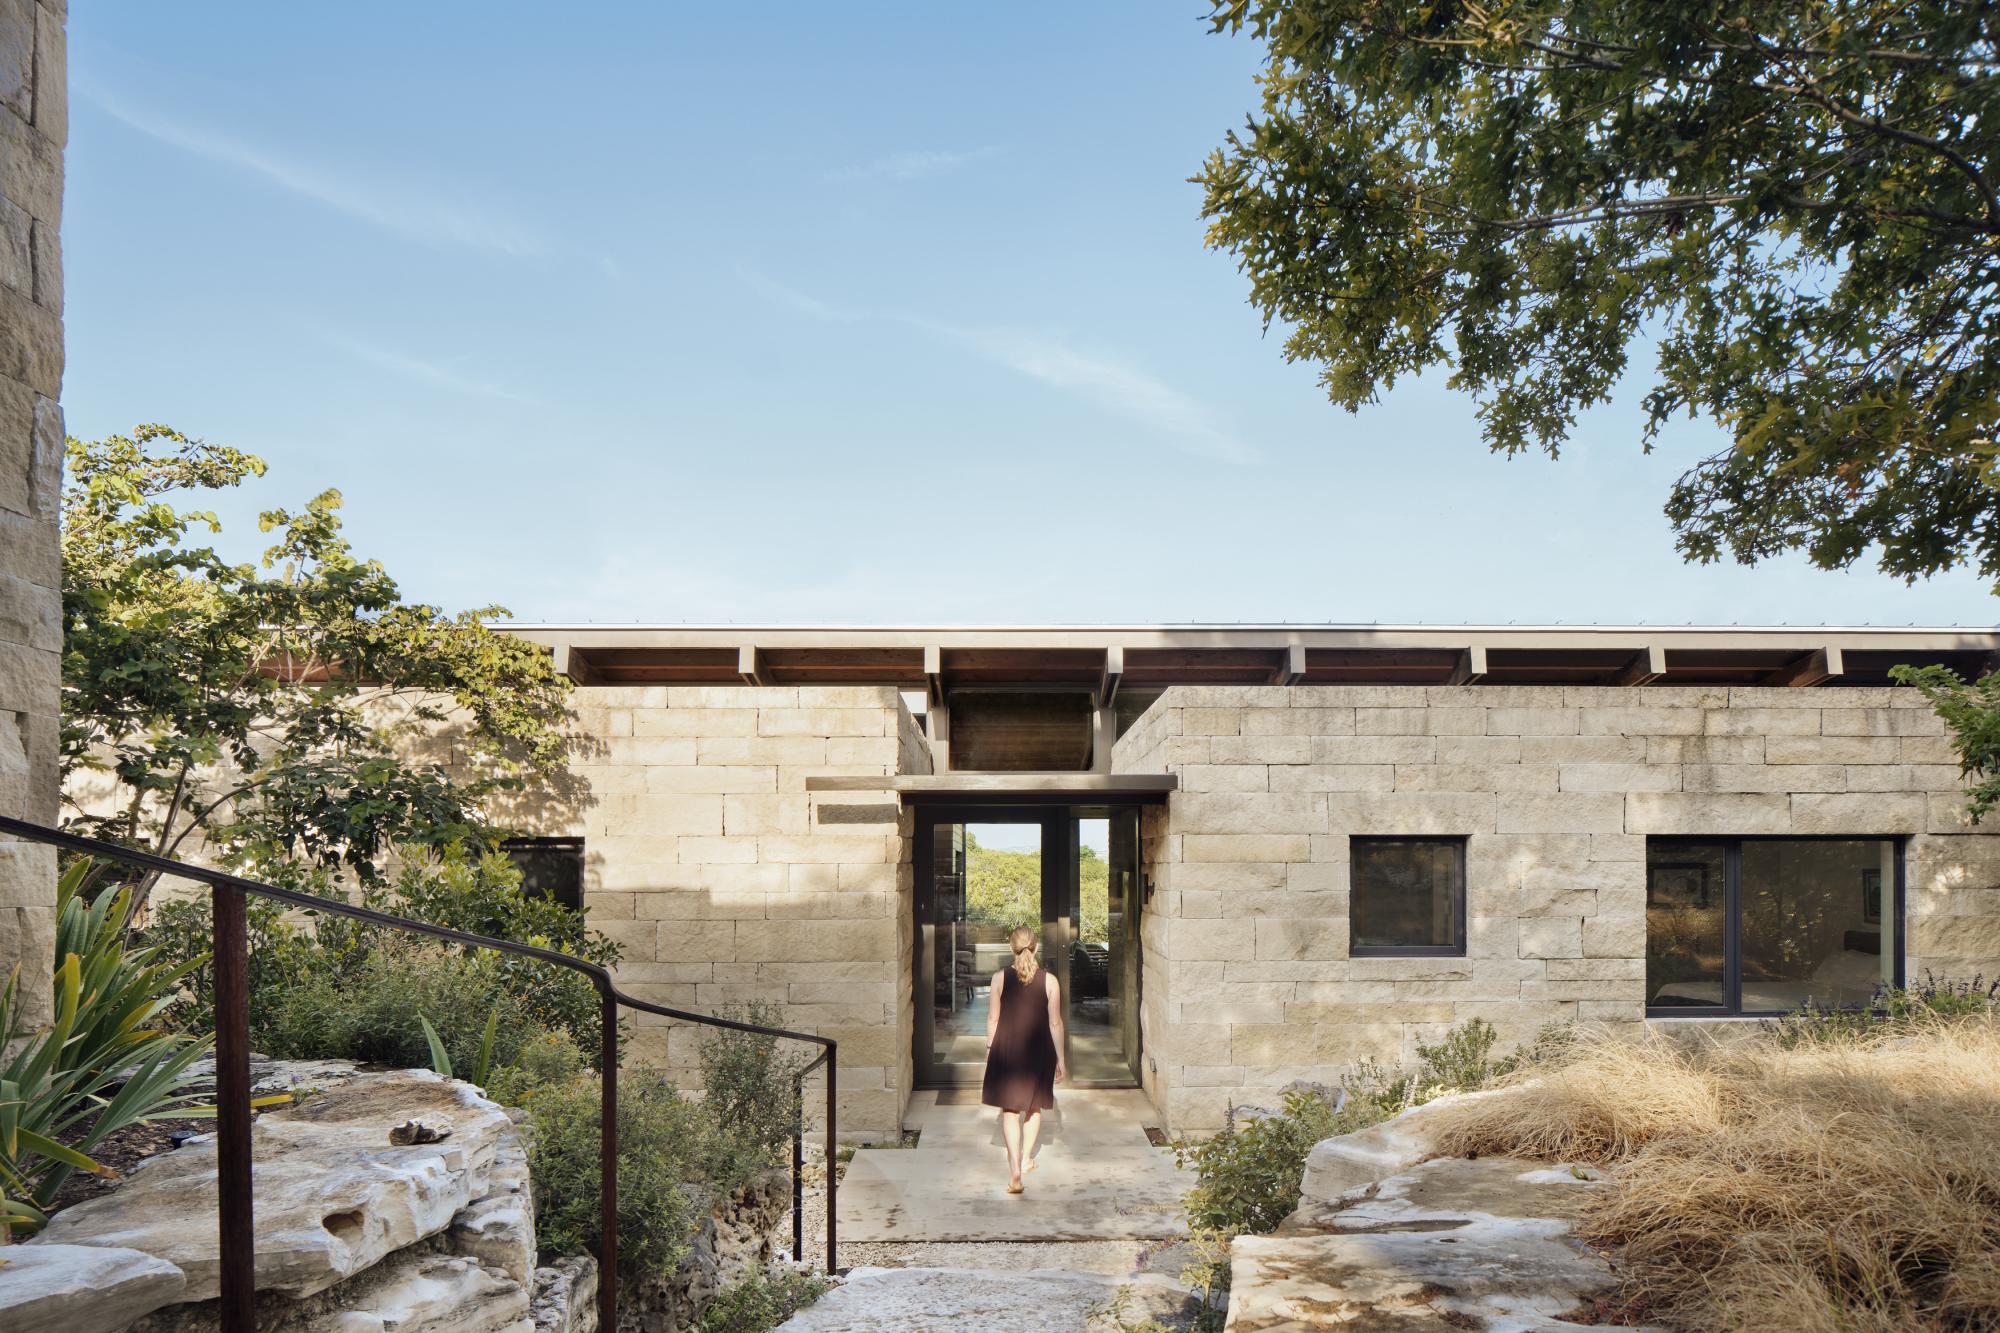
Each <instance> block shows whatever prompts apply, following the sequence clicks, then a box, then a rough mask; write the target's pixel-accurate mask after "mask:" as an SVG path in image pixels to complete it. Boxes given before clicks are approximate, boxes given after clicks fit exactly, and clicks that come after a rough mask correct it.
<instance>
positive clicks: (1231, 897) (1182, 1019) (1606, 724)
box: [1116, 686, 2000, 1130]
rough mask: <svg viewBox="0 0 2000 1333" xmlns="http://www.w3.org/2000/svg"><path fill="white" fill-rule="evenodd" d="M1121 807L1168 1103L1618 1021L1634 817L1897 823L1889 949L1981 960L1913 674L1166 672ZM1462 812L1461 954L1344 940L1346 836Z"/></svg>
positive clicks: (1635, 973) (1628, 1008) (1638, 950)
mask: <svg viewBox="0 0 2000 1333" xmlns="http://www.w3.org/2000/svg"><path fill="white" fill-rule="evenodd" d="M1116 759H1117V767H1118V768H1119V770H1120V771H1126V772H1173V773H1177V774H1178V775H1179V776H1180V789H1179V790H1178V791H1177V792H1175V793H1174V795H1173V796H1172V797H1171V798H1170V799H1169V802H1168V803H1167V805H1166V806H1165V807H1164V809H1162V810H1160V811H1158V812H1156V813H1155V814H1153V815H1152V816H1150V817H1149V819H1148V822H1147V825H1146V830H1147V836H1146V843H1145V854H1146V858H1147V874H1148V875H1149V877H1150V878H1151V879H1152V881H1153V884H1154V886H1155V891H1154V894H1153V897H1152V899H1151V901H1150V902H1149V904H1148V906H1147V913H1148V915H1147V920H1146V927H1145V941H1146V950H1145V963H1146V972H1145V987H1146V1000H1145V1013H1146V1047H1147V1051H1148V1054H1149V1057H1150V1059H1149V1062H1148V1063H1149V1065H1150V1066H1152V1068H1150V1069H1149V1072H1148V1086H1149V1087H1150V1088H1151V1089H1152V1090H1153V1094H1154V1097H1155V1099H1156V1101H1157V1102H1158V1103H1159V1105H1160V1107H1161V1110H1162V1112H1163V1113H1164V1114H1165V1115H1166V1116H1167V1118H1168V1120H1169V1123H1170V1124H1171V1125H1172V1126H1173V1127H1174V1128H1176V1129H1182V1130H1202V1129H1212V1128H1215V1127H1217V1126H1218V1125H1220V1124H1221V1122H1222V1118H1223V1116H1224V1114H1225V1111H1226V1108H1227V1107H1228V1106H1229V1105H1231V1104H1233V1103H1240V1102H1245V1101H1255V1100H1270V1094H1271V1093H1272V1092H1273V1091H1274V1090H1275V1089H1277V1088H1280V1087H1282V1086H1283V1085H1284V1084H1286V1083H1288V1082H1290V1081H1292V1080H1293V1079H1299V1078H1306V1079H1314V1080H1320V1081H1326V1080H1330V1079H1333V1078H1337V1077H1338V1076H1339V1075H1340V1074H1341V1073H1342V1072H1344V1071H1345V1070H1346V1069H1348V1068H1349V1067H1351V1066H1352V1065H1353V1064H1354V1063H1355V1062H1356V1061H1358V1060H1360V1059H1363V1058H1366V1057H1373V1058H1375V1059H1380V1060H1385V1061H1390V1062H1402V1063H1411V1062H1413V1061H1414V1059H1415V1050H1414V1047H1415V1044H1416V1043H1417V1042H1418V1041H1419V1040H1427V1039H1431V1038H1434V1037H1435V1036H1436V1035H1438V1034H1440V1033H1442V1032H1444V1031H1445V1030H1446V1029H1447V1028H1448V1027H1449V1026H1450V1025H1452V1024H1454V1023H1458V1022H1463V1021H1464V1020H1466V1019H1469V1018H1473V1017H1481V1018H1485V1019H1487V1020H1489V1021H1490V1022H1492V1023H1493V1024H1494V1025H1495V1026H1496V1027H1497V1028H1499V1029H1500V1031H1501V1035H1502V1041H1503V1043H1507V1042H1512V1041H1518V1040H1521V1039H1524V1038H1526V1037H1528V1036H1531V1035H1532V1034H1533V1032H1534V1031H1535V1030H1536V1029H1537V1028H1539V1027H1540V1026H1541V1024H1543V1023H1544V1022H1547V1021H1549V1020H1551V1019H1582V1020H1604V1021H1637V1020H1639V1019H1640V1018H1641V1017H1642V1014H1643V1006H1644V982H1645V947H1646V922H1645V891H1646V890H1645V881H1646V875H1645V857H1646V837H1647V835H1650V834H1699V835H1715V836H1730V835H1757V834H1847V835H1852V836H1857V837H1861V836H1868V837H1881V836H1889V835H1903V836H1904V837H1905V838H1906V843H1905V847H1906V853H1905V869H1906V875H1907V904H1906V909H1907V918H1906V920H1907V929H1906V932H1905V939H1906V945H1907V951H1906V952H1907V957H1906V968H1907V971H1908V974H1909V975H1910V976H1912V977H1920V976H1921V975H1922V974H1923V972H1924V970H1925V969H1934V970H1936V971H1937V972H1938V973H1939V974H1940V975H1947V976H1970V975H1971V974H1973V973H1974V972H1977V971H1980V970H1982V969H1983V970H1984V971H1985V972H1986V973H1987V975H1989V976H1991V975H1993V973H1994V972H1995V970H1996V967H2000V838H1996V837H1994V836H1993V833H1994V832H2000V827H1995V828H1994V829H1993V830H1992V831H1975V830H1972V829H1969V828H1968V827H1967V826H1966V825H1965V824H1964V822H1963V819H1962V817H1961V815H1960V809H1961V807H1962V804H1963V798H1962V794H1961V782H1960V778H1959V774H1958V769H1957V766H1956V764H1955V762H1953V758H1952V753H1951V750H1950V747H1949V745H1948V743H1947V740H1946V734H1945V731H1944V728H1943V726H1942V724H1941V723H1940V722H1939V721H1938V720H1937V718H1936V717H1935V716H1934V715H1933V714H1932V713H1931V711H1930V710H1929V708H1928V707H1926V706H1925V705H1924V703H1923V701H1922V699H1921V698H1920V697H1918V696H1917V695H1916V694H1915V693H1914V692H1913V691H1907V690H1892V689H1821V690H1774V689H1733V688H1695V687H1678V686H1677V687H1658V686H1655V687H1646V688H1583V687H1564V686H1467V687H1320V686H1297V687H1291V688H1281V687H1271V688H1263V687H1200V688H1194V687H1179V688H1175V689H1172V690H1169V691H1168V692H1167V693H1166V694H1165V695H1164V696H1163V697H1162V698H1161V699H1160V700H1159V702H1158V703H1157V704H1155V705H1154V707H1153V708H1152V709H1151V710H1149V711H1148V713H1147V714H1146V715H1145V716H1143V717H1142V718H1141V719H1140V720H1139V721H1138V723H1136V724H1135V725H1134V726H1133V728H1132V729H1131V730H1130V731H1129V732H1128V733H1127V734H1126V736H1125V737H1124V738H1122V739H1121V740H1120V742H1119V746H1118V750H1117V754H1116ZM1369 834H1449V835H1464V836H1466V837H1467V838H1468V842H1467V849H1466V896H1467V947H1466V954H1465V956H1464V957H1463V958H1350V957H1348V951H1347V943H1348V940H1347V930H1348V915H1347V907H1348V903H1347V891H1348V881H1347V876H1348V857H1349V847H1348V839H1349V837H1350V836H1352V835H1369Z"/></svg>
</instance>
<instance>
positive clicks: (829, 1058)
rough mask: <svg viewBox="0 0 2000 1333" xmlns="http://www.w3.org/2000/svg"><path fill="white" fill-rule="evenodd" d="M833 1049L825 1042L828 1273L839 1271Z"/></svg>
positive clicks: (830, 1043)
mask: <svg viewBox="0 0 2000 1333" xmlns="http://www.w3.org/2000/svg"><path fill="white" fill-rule="evenodd" d="M834 1049H835V1048H834V1044H833V1043H832V1042H828V1043H827V1044H826V1271H827V1272H828V1273H838V1272H839V1271H840V1269H839V1267H838V1265H837V1263H836V1261H835V1259H834V1217H835V1215H836V1214H837V1213H838V1212H839V1211H840V1210H839V1208H837V1207H836V1206H835V1205H836V1204H837V1203H838V1202H839V1199H838V1197H837V1191H838V1190H839V1188H840V1173H839V1171H838V1170H837V1169H836V1168H837V1167H838V1166H839V1163H838V1162H837V1161H835V1159H834V1144H835V1143H836V1142H838V1139H837V1137H836V1134H837V1130H836V1127H835V1124H834V1116H835V1114H836V1113H835V1111H834V1109H833V1106H834V1086H833V1071H834V1066H835V1064H836V1061H835V1059H834V1054H833V1053H834Z"/></svg>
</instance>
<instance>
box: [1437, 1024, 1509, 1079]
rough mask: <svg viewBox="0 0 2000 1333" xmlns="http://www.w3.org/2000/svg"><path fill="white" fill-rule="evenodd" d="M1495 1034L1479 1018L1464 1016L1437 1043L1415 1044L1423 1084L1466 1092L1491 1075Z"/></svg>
mask: <svg viewBox="0 0 2000 1333" xmlns="http://www.w3.org/2000/svg"><path fill="white" fill-rule="evenodd" d="M1498 1036H1499V1034H1498V1033H1497V1032H1495V1031H1494V1030H1493V1025H1492V1024H1491V1023H1489V1022H1487V1021H1486V1020H1485V1019H1483V1018H1473V1019H1468V1020H1466V1021H1465V1022H1463V1023H1460V1024H1459V1025H1458V1026H1457V1027H1455V1028H1453V1029H1452V1030H1451V1031H1449V1032H1447V1033H1445V1034H1444V1036H1443V1037H1442V1038H1441V1039H1439V1041H1438V1043H1437V1044H1436V1045H1435V1046H1433V1045H1428V1044H1426V1043H1424V1042H1421V1041H1420V1042H1418V1043H1417V1058H1418V1059H1419V1060H1421V1061H1422V1062H1423V1067H1422V1071H1421V1072H1420V1074H1419V1075H1418V1077H1419V1080H1420V1081H1421V1083H1422V1084H1423V1086H1425V1087H1427V1088H1430V1087H1435V1088H1448V1089H1450V1090H1452V1091H1454V1092H1470V1091H1472V1090H1474V1089H1475V1088H1483V1087H1485V1086H1486V1082H1487V1080H1488V1079H1490V1078H1492V1077H1493V1061H1492V1058H1491V1057H1492V1055H1493V1042H1494V1039H1495V1038H1496V1037H1498Z"/></svg>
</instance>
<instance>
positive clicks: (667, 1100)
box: [528, 1068, 713, 1277]
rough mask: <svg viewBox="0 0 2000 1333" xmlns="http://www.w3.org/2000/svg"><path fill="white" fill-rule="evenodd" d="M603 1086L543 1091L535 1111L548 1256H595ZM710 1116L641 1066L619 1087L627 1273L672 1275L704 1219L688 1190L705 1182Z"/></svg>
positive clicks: (622, 1248) (621, 1221)
mask: <svg viewBox="0 0 2000 1333" xmlns="http://www.w3.org/2000/svg"><path fill="white" fill-rule="evenodd" d="M600 1096H601V1093H600V1089H599V1084H598V1081H597V1080H596V1079H595V1078H579V1079H576V1080H574V1081H573V1082H570V1083H567V1084H559V1085H551V1086H549V1087H546V1088H543V1089H541V1090H540V1092H539V1093H537V1095H536V1096H535V1098H534V1099H533V1101H532V1102H531V1103H530V1104H529V1108H528V1109H529V1113H530V1119H531V1123H532V1124H533V1127H534V1134H533V1135H532V1138H531V1141H530V1147H529V1152H528V1159H529V1174H530V1176H531V1177H532V1179H533V1180H534V1187H535V1230H536V1236H537V1239H538V1240H539V1241H540V1243H541V1246H542V1250H543V1252H544V1253H545V1254H568V1253H572V1252H574V1251H577V1250H591V1251H593V1252H595V1251H596V1249H597V1244H598V1240H599V1238H600V1235H601V1232H600V1229H599V1226H598V1223H599V1217H598V1147H599V1144H600V1142H601V1138H600V1131H599V1098H600ZM712 1139H713V1129H712V1122H711V1121H710V1119H709V1117H708V1115H707V1113H706V1112H705V1111H704V1110H703V1108H702V1107H701V1106H700V1105H699V1104H697V1103H695V1102H691V1101H688V1100H686V1099H685V1098H683V1097H682V1096H681V1095H680V1094H679V1093H677V1092H675V1091H674V1089H673V1088H672V1087H671V1086H670V1085H668V1083H667V1082H666V1080H665V1078H664V1076H663V1075H660V1074H659V1073H657V1072H654V1071H649V1070H646V1069H643V1068H634V1069H630V1070H626V1071H624V1072H623V1074H622V1076H621V1078H620V1079H619V1085H618V1258H619V1269H620V1271H621V1272H623V1273H625V1274H627V1275H628V1276H635V1277H636V1276H643V1275H646V1274H654V1273H666V1272H670V1271H672V1269H673V1268H674V1266H675V1265H676V1264H678V1263H679V1262H680V1261H681V1257H682V1256H683V1255H684V1254H685V1253H686V1252H687V1245H688V1241H689V1239H690V1238H691V1237H692V1236H693V1234H694V1228H695V1225H696V1223H697V1222H698V1220H699V1219H698V1218H697V1217H696V1215H695V1209H694V1205H693V1203H692V1202H691V1201H690V1200H689V1198H688V1195H687V1191H686V1188H685V1186H686V1185H687V1184H689V1183H691V1182H702V1181H706V1180H707V1179H708V1178H709V1167H710V1151H711V1147H712V1142H711V1141H712Z"/></svg>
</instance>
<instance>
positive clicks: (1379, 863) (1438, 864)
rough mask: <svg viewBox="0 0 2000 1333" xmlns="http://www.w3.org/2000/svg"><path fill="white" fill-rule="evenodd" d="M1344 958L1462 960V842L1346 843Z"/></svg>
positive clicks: (1376, 840)
mask: <svg viewBox="0 0 2000 1333" xmlns="http://www.w3.org/2000/svg"><path fill="white" fill-rule="evenodd" d="M1349 849H1350V850H1349V857H1350V860H1349V867H1348V868H1349V874H1348V892H1347V920H1348V930H1347V952H1348V953H1349V954H1350V955H1351V956H1353V957H1355V958H1407V957H1420V958H1421V957H1436V956H1444V957H1456V956H1459V955H1462V954H1464V952H1465V839H1463V838H1353V839H1351V840H1350V841H1349Z"/></svg>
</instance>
